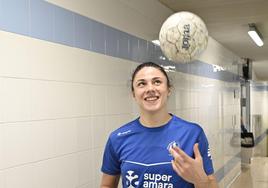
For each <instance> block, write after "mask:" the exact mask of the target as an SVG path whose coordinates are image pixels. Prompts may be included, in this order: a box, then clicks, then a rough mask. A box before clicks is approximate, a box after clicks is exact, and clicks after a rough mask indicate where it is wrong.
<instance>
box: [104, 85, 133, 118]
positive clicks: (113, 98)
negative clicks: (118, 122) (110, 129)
mask: <svg viewBox="0 0 268 188" xmlns="http://www.w3.org/2000/svg"><path fill="white" fill-rule="evenodd" d="M105 93H106V100H105V101H106V105H105V107H106V109H107V110H106V112H107V114H122V113H131V105H132V104H131V102H132V99H131V97H132V96H131V92H130V89H128V88H126V87H125V86H108V87H106V92H105Z"/></svg>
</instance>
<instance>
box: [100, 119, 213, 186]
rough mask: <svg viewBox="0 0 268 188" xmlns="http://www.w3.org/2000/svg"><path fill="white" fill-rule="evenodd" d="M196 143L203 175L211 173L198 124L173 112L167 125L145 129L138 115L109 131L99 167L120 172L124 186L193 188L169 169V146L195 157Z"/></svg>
mask: <svg viewBox="0 0 268 188" xmlns="http://www.w3.org/2000/svg"><path fill="white" fill-rule="evenodd" d="M195 143H199V150H200V153H201V155H202V157H203V166H204V170H205V172H206V174H207V175H210V174H213V173H214V170H213V165H212V160H211V156H210V151H209V145H208V141H207V138H206V136H205V134H204V131H203V129H202V128H201V127H200V126H199V125H197V124H195V123H191V122H187V121H185V120H182V119H180V118H178V117H176V116H174V115H172V118H171V120H170V121H169V122H168V123H167V124H165V125H163V126H161V127H157V128H148V127H144V126H143V125H142V124H141V123H140V121H139V118H138V119H136V120H134V121H132V122H130V123H128V124H126V125H124V126H122V127H121V128H119V129H117V130H115V131H114V132H112V133H111V135H110V137H109V139H108V141H107V144H106V147H105V151H104V155H103V164H102V169H101V170H102V172H103V173H106V174H109V175H121V178H122V185H123V188H134V187H135V188H136V187H137V188H190V187H191V188H192V187H194V186H193V184H191V183H189V182H187V181H185V180H183V179H182V178H181V177H180V176H179V175H178V174H177V173H176V172H175V171H174V170H173V169H172V165H171V160H172V159H173V157H172V156H171V155H170V153H169V148H170V147H172V146H175V145H176V146H178V147H180V148H181V149H182V150H183V151H184V152H185V153H187V154H188V155H189V156H191V157H192V158H194V153H193V146H194V144H195Z"/></svg>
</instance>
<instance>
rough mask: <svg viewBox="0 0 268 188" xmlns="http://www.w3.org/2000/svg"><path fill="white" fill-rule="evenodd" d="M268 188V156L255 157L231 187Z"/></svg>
mask: <svg viewBox="0 0 268 188" xmlns="http://www.w3.org/2000/svg"><path fill="white" fill-rule="evenodd" d="M241 187H243V188H268V157H255V158H253V159H252V161H251V165H250V166H249V167H247V168H246V167H245V168H242V172H241V174H240V176H239V177H238V178H237V179H236V180H235V181H234V183H233V184H232V185H231V186H230V188H241Z"/></svg>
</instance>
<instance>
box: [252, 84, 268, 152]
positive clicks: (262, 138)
mask: <svg viewBox="0 0 268 188" xmlns="http://www.w3.org/2000/svg"><path fill="white" fill-rule="evenodd" d="M250 89H251V96H250V100H251V112H250V113H251V125H252V130H251V131H253V132H254V136H255V142H256V143H257V146H256V147H255V148H254V152H253V154H254V156H262V157H266V156H268V146H267V140H266V136H267V134H268V132H267V130H268V117H267V116H268V106H267V104H268V87H267V85H266V84H265V83H262V82H252V83H251V87H250ZM254 115H260V116H261V124H260V127H257V126H256V127H253V126H254V124H255V122H254V119H253V117H254ZM253 129H254V130H253Z"/></svg>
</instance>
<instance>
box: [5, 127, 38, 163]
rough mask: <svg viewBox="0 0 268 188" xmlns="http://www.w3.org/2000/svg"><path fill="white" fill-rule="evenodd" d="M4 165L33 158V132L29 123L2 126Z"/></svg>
mask: <svg viewBox="0 0 268 188" xmlns="http://www.w3.org/2000/svg"><path fill="white" fill-rule="evenodd" d="M4 129H5V130H4V132H5V136H4V138H5V141H4V143H5V145H4V157H5V159H4V161H5V163H4V167H5V168H8V167H11V166H16V165H19V164H24V163H27V162H29V161H32V160H33V152H34V150H33V149H34V148H33V144H32V143H33V141H34V140H33V134H32V133H33V132H32V129H31V127H30V126H29V125H19V124H8V125H5V127H4Z"/></svg>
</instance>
